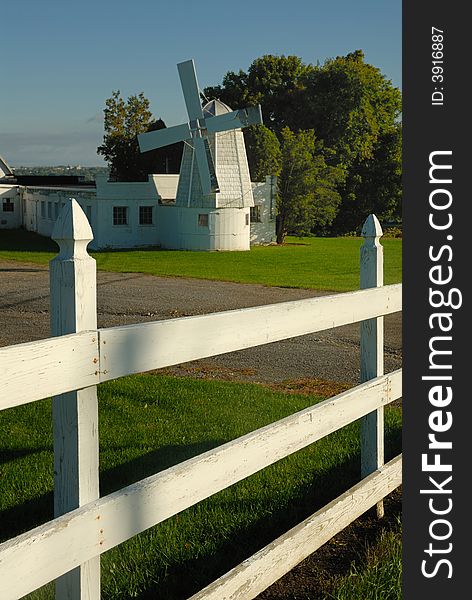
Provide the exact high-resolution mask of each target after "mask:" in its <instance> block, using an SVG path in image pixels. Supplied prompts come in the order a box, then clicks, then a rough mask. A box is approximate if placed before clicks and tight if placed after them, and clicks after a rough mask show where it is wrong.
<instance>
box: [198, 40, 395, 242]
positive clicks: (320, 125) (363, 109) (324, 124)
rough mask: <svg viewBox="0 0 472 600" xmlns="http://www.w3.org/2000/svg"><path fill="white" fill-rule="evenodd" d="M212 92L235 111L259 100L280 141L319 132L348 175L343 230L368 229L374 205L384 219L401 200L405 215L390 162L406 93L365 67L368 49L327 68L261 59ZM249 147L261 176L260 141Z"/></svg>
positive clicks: (330, 159)
mask: <svg viewBox="0 0 472 600" xmlns="http://www.w3.org/2000/svg"><path fill="white" fill-rule="evenodd" d="M205 93H206V94H207V95H216V96H218V97H220V98H221V100H223V102H226V103H227V104H229V105H230V106H232V107H233V108H241V107H243V106H247V105H248V104H250V103H257V102H259V103H260V104H261V106H262V114H263V117H264V124H265V125H266V127H268V128H269V129H270V130H271V131H273V132H274V133H275V134H276V135H277V136H278V138H279V139H280V135H281V131H282V129H283V128H284V127H289V128H290V129H291V130H292V131H298V130H309V129H313V130H314V131H315V134H316V138H317V140H319V141H321V142H323V144H322V149H321V150H320V151H321V152H322V153H323V156H324V158H325V160H326V163H327V164H328V165H330V166H333V167H337V168H340V169H343V170H344V172H345V174H346V177H345V178H342V180H343V183H340V184H339V188H338V191H339V193H340V194H341V196H342V202H341V204H340V209H339V211H340V212H339V215H338V217H337V218H336V221H335V224H336V229H337V230H338V231H342V230H347V229H351V228H352V226H353V224H354V228H355V227H358V226H360V225H361V224H362V222H363V220H364V212H363V206H364V205H367V204H368V205H370V206H371V207H372V210H373V211H375V212H378V213H379V214H381V213H382V211H383V207H384V206H385V204H386V203H388V202H393V203H394V204H395V206H394V207H392V210H393V212H395V211H396V212H398V211H399V198H400V197H399V193H398V191H399V188H398V161H396V160H391V159H388V158H387V156H390V157H392V156H393V155H398V154H399V152H400V148H401V143H400V136H399V135H398V119H399V117H400V111H401V93H400V91H399V90H398V89H396V88H395V87H393V85H392V83H391V81H389V80H387V79H386V78H385V76H384V75H383V74H382V73H381V72H380V70H379V69H377V68H376V67H374V66H372V65H370V64H368V63H366V62H365V61H364V54H363V52H362V51H361V50H356V51H355V52H352V53H350V54H347V55H346V56H338V57H337V58H334V59H329V60H327V61H326V62H325V63H324V64H323V65H319V64H317V65H310V64H308V65H306V64H304V63H303V62H302V61H301V59H299V58H298V57H296V56H287V57H285V56H271V55H266V56H263V57H261V58H258V59H256V60H255V61H253V63H252V64H251V65H250V67H249V69H248V71H247V72H244V71H239V73H238V74H236V73H232V72H229V73H227V74H226V76H225V77H224V79H223V83H222V85H221V86H216V87H214V88H207V89H206V90H205ZM246 141H247V146H248V158H249V157H250V169H251V172H253V171H256V172H257V169H258V166H257V164H252V163H251V161H252V160H253V157H254V156H257V152H255V151H254V152H253V151H252V148H251V145H252V143H253V140H252V139H251V137H250V136H249V135H247V136H246ZM382 157H383V158H382ZM384 159H385V160H384ZM374 171H375V172H374ZM379 182H383V183H382V192H381V194H380V195H379V197H378V198H377V199H376V196H375V194H373V189H374V184H375V183H377V184H378V183H379ZM388 197H389V198H390V199H389V200H388Z"/></svg>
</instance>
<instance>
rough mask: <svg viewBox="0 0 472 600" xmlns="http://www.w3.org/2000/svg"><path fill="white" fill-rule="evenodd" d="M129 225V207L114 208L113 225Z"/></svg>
mask: <svg viewBox="0 0 472 600" xmlns="http://www.w3.org/2000/svg"><path fill="white" fill-rule="evenodd" d="M127 224H128V207H127V206H114V207H113V225H127Z"/></svg>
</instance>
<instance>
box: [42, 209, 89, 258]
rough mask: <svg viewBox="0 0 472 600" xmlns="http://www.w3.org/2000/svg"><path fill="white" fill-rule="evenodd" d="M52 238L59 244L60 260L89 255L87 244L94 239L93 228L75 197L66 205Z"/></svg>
mask: <svg viewBox="0 0 472 600" xmlns="http://www.w3.org/2000/svg"><path fill="white" fill-rule="evenodd" d="M51 238H52V239H53V240H55V241H56V242H57V243H58V244H59V254H58V256H57V259H59V260H67V259H70V258H79V257H83V256H84V255H86V256H88V254H87V245H88V244H89V242H91V241H92V240H93V233H92V228H91V227H90V223H89V222H88V219H87V217H86V216H85V213H84V211H83V210H82V209H81V208H80V204H79V203H78V202H77V200H75V198H69V199H68V202H66V204H65V205H64V207H63V209H62V210H61V212H60V214H59V217H58V219H57V221H56V224H55V225H54V229H53V230H52V235H51ZM53 260H55V259H53Z"/></svg>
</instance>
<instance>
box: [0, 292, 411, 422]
mask: <svg viewBox="0 0 472 600" xmlns="http://www.w3.org/2000/svg"><path fill="white" fill-rule="evenodd" d="M401 308H402V305H401V284H397V285H388V286H384V287H378V288H371V289H366V290H358V291H355V292H347V293H343V294H334V295H332V296H323V297H321V298H307V299H304V300H295V301H292V302H281V303H279V304H269V305H265V306H257V307H254V308H243V309H239V310H229V311H225V312H221V313H212V314H208V315H200V316H196V317H183V318H179V319H168V320H165V321H153V322H151V323H140V324H138V325H126V326H124V327H112V328H109V329H99V330H98V331H85V332H82V333H74V334H70V335H66V336H58V337H55V338H48V339H46V340H39V341H35V342H28V343H26V344H17V345H15V346H8V347H6V348H0V365H2V376H1V380H0V410H1V409H4V408H10V407H12V406H18V405H20V404H26V403H28V402H33V401H35V400H40V399H42V398H47V397H49V396H54V395H58V394H63V393H65V392H69V391H71V390H76V389H82V388H85V387H88V386H91V385H95V384H97V383H99V382H104V381H108V380H110V379H116V378H118V377H122V376H124V375H130V374H132V373H141V372H145V371H150V370H152V369H159V368H161V367H166V366H170V365H175V364H180V363H184V362H188V361H190V360H197V359H199V358H206V357H208V356H214V355H217V354H223V353H225V352H232V351H234V350H242V349H245V348H249V347H252V346H259V345H263V344H269V343H271V342H276V341H280V340H283V339H287V338H292V337H297V336H300V335H305V334H308V333H315V332H317V331H323V330H325V329H331V328H334V327H340V326H342V325H348V324H350V323H356V322H358V321H362V320H364V319H370V318H375V317H378V316H380V315H384V314H391V313H394V312H398V311H400V310H401Z"/></svg>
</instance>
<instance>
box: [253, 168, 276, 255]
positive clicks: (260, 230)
mask: <svg viewBox="0 0 472 600" xmlns="http://www.w3.org/2000/svg"><path fill="white" fill-rule="evenodd" d="M276 186H277V178H276V177H270V176H269V177H266V180H265V181H264V182H262V183H253V184H252V193H253V196H254V206H260V216H261V221H260V223H257V222H253V221H252V222H251V245H255V244H270V243H271V242H275V240H276V232H275V194H276ZM271 198H272V200H271ZM271 205H272V206H271Z"/></svg>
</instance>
